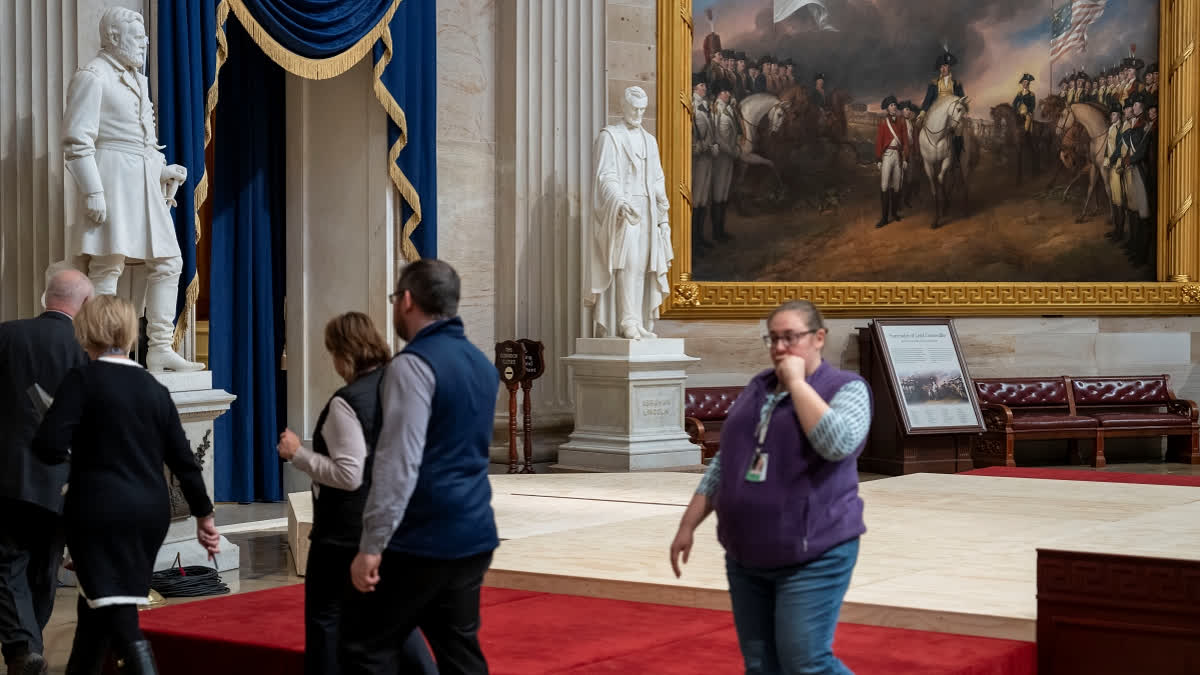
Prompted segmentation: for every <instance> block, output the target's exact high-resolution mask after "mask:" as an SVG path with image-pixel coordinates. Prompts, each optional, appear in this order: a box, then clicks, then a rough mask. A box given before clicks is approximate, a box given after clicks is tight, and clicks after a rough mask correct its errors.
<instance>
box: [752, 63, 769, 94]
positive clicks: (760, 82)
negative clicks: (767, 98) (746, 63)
mask: <svg viewBox="0 0 1200 675" xmlns="http://www.w3.org/2000/svg"><path fill="white" fill-rule="evenodd" d="M749 79H750V93H751V94H758V93H761V92H764V91H766V90H767V80H766V79H765V78H764V77H763V75H762V68H760V67H759V64H758V62H757V61H751V62H750V77H749Z"/></svg>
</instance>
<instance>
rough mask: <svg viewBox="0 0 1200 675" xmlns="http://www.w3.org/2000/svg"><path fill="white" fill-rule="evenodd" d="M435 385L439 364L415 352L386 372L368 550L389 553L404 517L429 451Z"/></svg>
mask: <svg viewBox="0 0 1200 675" xmlns="http://www.w3.org/2000/svg"><path fill="white" fill-rule="evenodd" d="M435 385H436V380H435V378H434V375H433V369H431V368H430V367H429V364H427V363H425V361H423V360H421V358H420V357H418V356H415V355H413V354H400V355H399V356H397V357H396V358H394V359H392V362H391V363H390V364H388V367H387V372H385V373H384V375H383V393H382V395H381V403H382V408H383V427H382V428H381V429H380V431H379V440H378V441H377V442H376V444H375V466H374V468H373V469H372V471H371V489H370V491H369V492H368V494H367V505H366V508H364V509H363V531H362V538H361V539H360V540H359V544H358V550H359V551H360V552H362V553H370V554H379V553H383V550H384V549H385V548H387V545H388V542H389V541H391V538H392V535H393V534H394V533H395V532H396V528H397V527H399V526H400V522H401V521H402V520H403V519H404V512H405V510H407V508H408V500H409V499H411V498H412V494H413V490H415V489H416V487H417V477H418V475H419V474H420V471H421V460H422V459H423V457H424V454H425V432H426V430H427V429H428V428H429V418H430V415H431V414H432V407H433V391H434V387H435Z"/></svg>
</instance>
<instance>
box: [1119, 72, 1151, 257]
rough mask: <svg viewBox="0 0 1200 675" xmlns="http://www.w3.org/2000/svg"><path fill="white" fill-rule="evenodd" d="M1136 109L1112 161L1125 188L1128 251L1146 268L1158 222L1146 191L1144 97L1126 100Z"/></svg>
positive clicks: (1130, 97) (1135, 95)
mask: <svg viewBox="0 0 1200 675" xmlns="http://www.w3.org/2000/svg"><path fill="white" fill-rule="evenodd" d="M1126 103H1127V104H1128V107H1129V108H1130V109H1131V110H1132V117H1131V119H1130V121H1129V128H1128V129H1126V130H1125V132H1124V133H1122V134H1121V148H1120V150H1119V151H1118V153H1117V154H1114V155H1113V156H1112V157H1110V158H1109V161H1110V162H1111V163H1113V164H1117V165H1118V167H1119V169H1120V171H1121V174H1122V181H1121V184H1122V187H1123V188H1124V189H1125V209H1126V217H1127V218H1128V222H1129V246H1128V251H1129V255H1130V258H1131V260H1132V262H1133V263H1134V264H1135V265H1146V264H1148V263H1149V260H1150V248H1151V246H1152V244H1153V238H1154V223H1153V222H1152V221H1151V220H1150V199H1149V194H1148V192H1147V189H1146V174H1147V161H1146V159H1147V154H1148V150H1149V143H1148V141H1149V138H1148V137H1147V133H1146V120H1145V119H1144V115H1145V110H1144V108H1143V101H1142V96H1141V94H1136V93H1135V94H1130V96H1129V98H1128V99H1127V100H1126Z"/></svg>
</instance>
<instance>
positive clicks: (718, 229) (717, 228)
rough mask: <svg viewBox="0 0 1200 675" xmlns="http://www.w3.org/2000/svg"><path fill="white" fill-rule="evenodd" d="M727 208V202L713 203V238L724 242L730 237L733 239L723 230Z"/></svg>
mask: <svg viewBox="0 0 1200 675" xmlns="http://www.w3.org/2000/svg"><path fill="white" fill-rule="evenodd" d="M728 209H729V202H721V203H720V204H713V215H714V216H716V217H714V218H713V239H716V240H717V241H720V242H726V241H729V240H730V239H733V237H731V236H729V233H727V232H726V231H725V214H726V212H727V210H728Z"/></svg>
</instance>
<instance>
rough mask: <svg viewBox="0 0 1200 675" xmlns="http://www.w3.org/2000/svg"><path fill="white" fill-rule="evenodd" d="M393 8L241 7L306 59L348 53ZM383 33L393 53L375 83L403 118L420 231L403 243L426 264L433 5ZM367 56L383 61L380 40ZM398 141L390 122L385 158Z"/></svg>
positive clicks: (403, 159)
mask: <svg viewBox="0 0 1200 675" xmlns="http://www.w3.org/2000/svg"><path fill="white" fill-rule="evenodd" d="M393 2H394V0H243V4H244V5H245V7H246V9H247V10H248V11H249V12H250V14H251V15H252V16H253V17H254V20H255V21H256V22H257V23H258V25H259V26H260V27H261V28H262V29H263V30H264V31H266V32H267V33H268V34H269V35H270V36H271V37H272V38H273V39H274V40H275V41H276V42H278V43H279V44H280V45H281V46H283V47H284V48H285V49H287V50H288V51H290V52H293V53H294V54H297V55H299V56H303V57H306V58H310V59H323V58H329V57H332V56H336V55H338V54H340V53H342V52H344V51H346V50H347V49H349V48H351V47H352V46H354V45H355V44H356V43H358V42H359V41H360V40H361V39H362V38H363V37H364V36H366V35H367V34H368V33H370V32H371V29H373V28H374V27H375V26H376V25H378V23H379V22H380V21H381V20H382V19H383V18H384V17H385V16H386V14H387V12H388V10H389V9H391V6H392V4H393ZM388 28H389V33H390V34H391V42H392V49H393V54H392V56H391V60H390V61H389V62H388V65H387V67H386V68H385V70H384V72H383V76H382V77H381V78H380V79H381V81H382V82H383V85H384V88H385V89H386V90H387V92H388V93H389V94H390V95H391V97H392V98H393V99H394V100H395V102H396V103H397V104H398V105H399V108H400V109H401V110H403V111H404V116H405V118H406V123H407V127H408V135H407V137H406V139H405V141H406V144H405V145H404V147H403V151H402V152H400V153H399V156H398V157H397V159H396V163H397V165H398V166H399V167H400V170H401V172H402V173H403V176H404V179H403V180H407V181H408V182H409V183H411V184H412V186H413V188H414V192H415V195H416V198H417V199H419V200H420V205H421V220H420V224H418V225H417V226H416V229H414V230H413V232H412V234H411V236H410V239H411V240H412V243H413V246H414V247H415V248H416V252H417V253H418V254H419V255H420V256H421V257H425V258H433V257H437V154H436V145H437V59H436V55H437V2H436V0H403V1H402V2H400V3H399V5H398V6H397V8H396V13H395V14H394V15H393V16H392V20H391V22H390V23H389V24H388ZM372 56H373V63H375V64H378V63H379V61H380V60H381V59H383V58H384V57H385V56H386V49H385V46H384V44H383V40H376V42H375V45H374V47H373V51H372ZM297 74H298V75H300V76H301V77H304V76H306V75H305V74H304V73H297ZM308 76H311V75H308ZM400 138H401V130H400V127H399V126H398V125H397V124H396V121H395V120H394V119H393V118H392V116H391V115H389V116H388V148H389V151H392V152H394V151H395V149H396V144H397V141H399V140H400ZM402 192H403V190H402ZM402 209H403V212H402V215H403V218H404V222H406V223H407V222H409V219H410V218H411V217H412V215H413V208H412V204H410V203H408V202H407V201H406V202H405V204H404V205H403V206H402Z"/></svg>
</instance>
